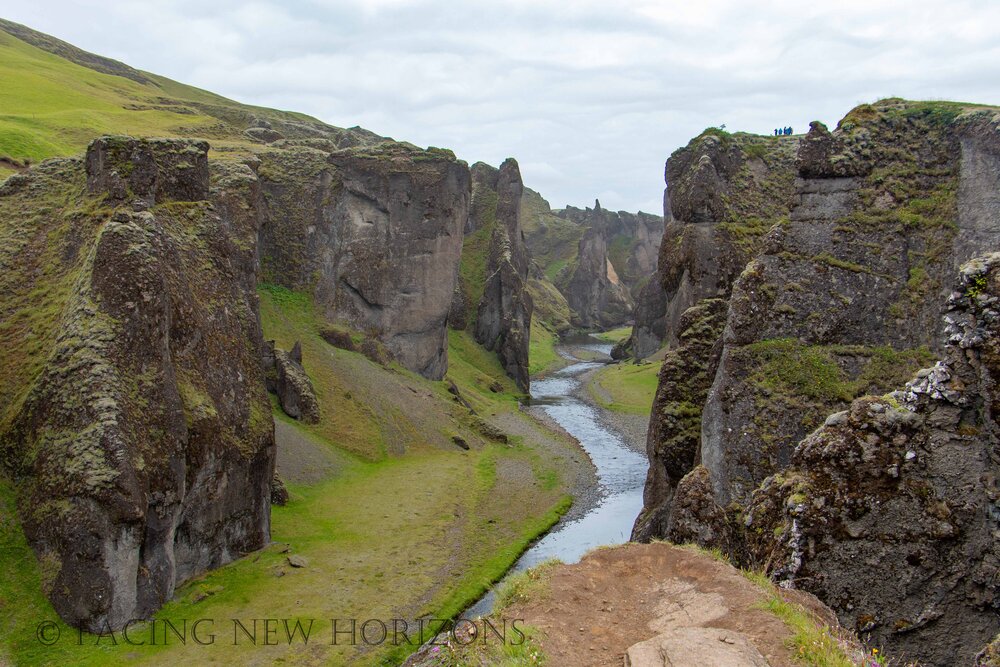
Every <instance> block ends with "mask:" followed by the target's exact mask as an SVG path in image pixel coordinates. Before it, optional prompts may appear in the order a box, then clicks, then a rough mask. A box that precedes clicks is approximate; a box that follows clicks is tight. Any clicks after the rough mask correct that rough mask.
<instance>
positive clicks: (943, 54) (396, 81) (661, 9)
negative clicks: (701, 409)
mask: <svg viewBox="0 0 1000 667" xmlns="http://www.w3.org/2000/svg"><path fill="white" fill-rule="evenodd" d="M5 4H7V3H5ZM0 14H2V15H3V16H4V17H5V18H8V19H11V20H14V21H18V22H20V23H24V24H27V25H29V26H31V27H33V28H35V29H37V30H41V31H43V32H46V33H49V34H52V35H55V36H57V37H59V38H61V39H65V40H67V41H69V42H72V43H74V44H76V45H77V46H80V47H81V48H84V49H87V50H89V51H93V52H96V53H100V54H102V55H106V56H110V57H113V58H117V59H119V60H123V61H125V62H127V63H128V64H130V65H132V66H134V67H138V68H140V69H144V70H148V71H151V72H156V73H158V74H162V75H164V76H168V77H170V78H173V79H177V80H179V81H183V82H185V83H189V84H192V85H195V86H199V87H201V88H206V89H209V90H212V91H214V92H217V93H220V94H222V95H226V96H227V97H232V98H234V99H238V100H240V101H243V102H248V103H253V104H261V105H265V106H271V107H278V108H283V109H292V110H296V111H303V112H305V113H308V114H311V115H313V116H316V117H318V118H321V119H322V120H325V121H327V122H329V123H332V124H334V125H341V126H351V125H361V126H363V127H366V128H368V129H371V130H373V131H375V132H378V133H379V134H384V135H388V136H392V137H395V138H397V139H405V140H407V141H411V142H413V143H415V144H419V145H423V146H428V145H433V146H445V147H448V148H452V149H454V150H455V152H456V153H457V154H458V155H459V156H460V157H462V158H464V159H466V160H468V161H469V162H473V161H476V160H483V161H485V162H489V163H491V164H494V165H496V164H499V163H500V162H501V161H502V160H503V159H504V158H505V157H507V156H513V157H515V158H517V159H518V161H519V162H520V164H521V166H522V172H523V175H524V178H525V182H526V183H527V184H528V185H529V186H530V187H532V188H534V189H536V190H539V191H540V192H541V193H542V194H543V195H544V196H545V197H546V198H547V199H549V201H550V202H552V204H553V205H554V206H562V205H564V204H567V203H570V204H574V205H578V206H580V205H589V204H591V203H592V202H593V199H594V198H595V197H600V198H601V203H602V205H604V206H605V207H608V208H622V209H626V210H635V209H643V210H646V211H651V212H657V213H659V212H660V208H661V201H662V200H661V194H662V187H663V162H664V160H665V159H666V158H667V156H668V155H669V154H670V153H671V152H672V151H673V150H675V149H676V148H678V147H680V146H683V145H684V144H685V143H687V141H688V140H689V139H690V138H691V137H692V136H694V135H696V134H698V133H699V132H700V131H701V130H702V129H704V128H705V127H706V126H709V125H719V124H722V123H725V124H726V127H727V129H729V130H733V131H735V130H745V131H749V132H761V133H765V134H769V133H770V132H771V131H772V129H773V128H774V127H776V126H784V125H791V126H793V127H794V128H795V130H796V131H801V130H803V129H805V128H806V127H807V125H808V123H809V121H811V120H815V119H819V120H822V121H824V122H826V123H827V124H830V125H832V124H834V123H836V121H837V120H838V119H839V118H840V117H841V116H843V115H844V114H845V113H846V112H847V111H848V110H849V109H850V108H851V107H853V106H854V105H856V104H858V103H860V102H869V101H873V100H875V99H878V98H881V97H888V96H901V97H909V98H914V99H957V100H962V101H971V102H981V103H991V104H1000V3H998V2H996V0H954V1H952V2H948V3H943V2H940V1H939V0H878V1H875V2H873V1H872V0H838V1H836V2H831V1H825V2H824V1H817V2H812V3H803V2H793V1H791V0H772V1H769V2H758V3H745V2H737V1H736V0H698V1H697V2H692V1H690V0H688V1H686V2H672V1H669V2H668V1H666V0H664V1H655V0H638V1H636V0H632V1H629V0H572V1H570V0H565V1H563V2H554V1H549V0H512V1H508V2H497V1H493V2H483V1H480V0H463V1H460V2H456V1H454V0H451V1H449V0H297V1H285V2H279V1H276V0H257V1H250V2H240V1H236V0H217V1H215V2H205V1H204V0H200V1H195V0H146V1H144V2H126V1H121V2H118V1H114V0H111V1H109V0H100V1H97V0H72V1H70V0H65V1H60V0H54V1H40V2H34V3H13V2H10V3H9V6H7V7H3V8H2V10H0Z"/></svg>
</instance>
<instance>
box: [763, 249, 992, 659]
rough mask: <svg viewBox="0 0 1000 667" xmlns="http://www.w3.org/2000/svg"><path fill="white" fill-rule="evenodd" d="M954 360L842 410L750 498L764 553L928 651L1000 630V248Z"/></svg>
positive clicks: (858, 617)
mask: <svg viewBox="0 0 1000 667" xmlns="http://www.w3.org/2000/svg"><path fill="white" fill-rule="evenodd" d="M945 322H946V327H945V331H944V339H943V340H945V341H946V346H945V348H944V351H943V355H942V360H941V361H939V362H938V363H937V364H936V365H935V366H933V367H932V368H928V369H924V370H921V371H919V372H918V373H917V374H916V376H915V377H914V379H913V380H911V381H910V382H909V383H907V385H906V387H905V389H902V390H899V391H896V392H894V393H893V394H892V395H891V396H886V397H882V398H871V397H867V398H862V399H858V400H856V401H854V402H853V403H852V404H851V405H850V407H849V408H848V409H847V410H846V411H844V412H839V413H836V414H834V415H831V416H830V417H828V418H827V420H826V423H825V425H824V426H822V427H821V428H819V429H817V430H816V431H815V432H813V433H812V434H811V435H809V437H807V438H806V439H805V440H803V441H802V442H801V443H800V444H799V445H798V447H796V449H795V453H794V455H793V457H792V461H791V465H790V466H789V467H788V468H787V469H785V470H784V471H783V472H781V473H779V474H777V475H774V476H771V477H769V478H768V479H766V480H765V481H764V483H763V484H762V485H761V487H760V489H759V490H758V491H756V492H755V493H754V496H753V500H752V502H751V503H750V504H749V507H748V508H747V511H746V527H747V535H748V541H749V544H750V546H751V553H752V556H753V557H754V558H755V559H756V560H757V561H758V562H761V563H767V564H768V565H769V566H770V568H771V569H772V570H773V572H774V576H775V577H776V578H778V579H781V580H787V581H789V582H790V583H791V584H793V585H794V586H796V587H798V588H803V589H805V590H808V591H811V592H813V593H815V594H816V595H818V596H819V597H820V598H822V599H824V600H827V601H828V604H830V605H831V606H832V607H833V608H834V609H835V610H836V611H837V613H838V615H839V616H840V619H841V622H843V623H844V624H845V625H847V626H848V627H854V628H856V629H857V630H858V631H860V632H863V633H865V634H868V633H870V634H871V636H872V637H873V638H874V641H875V642H876V643H878V644H879V645H884V646H885V647H886V648H887V649H888V650H889V651H890V654H892V655H894V656H899V658H900V659H903V660H919V661H920V662H921V664H934V665H954V664H971V662H972V660H973V657H974V656H975V654H976V653H977V652H978V651H979V650H980V648H981V647H982V646H983V645H984V644H986V643H987V642H989V641H990V640H991V639H992V638H993V636H994V635H995V634H996V633H997V632H998V630H1000V621H998V617H997V609H998V607H1000V595H998V594H1000V586H998V584H997V575H998V572H1000V546H998V542H997V540H996V535H997V530H998V529H1000V519H998V517H1000V489H998V488H997V476H998V473H1000V464H998V462H997V460H996V456H995V455H996V451H997V446H998V444H1000V443H998V434H1000V422H998V413H997V412H996V411H995V410H996V408H997V407H998V405H1000V396H998V395H997V389H996V388H997V384H998V380H1000V254H994V255H990V256H987V257H986V258H984V259H982V260H974V261H972V262H971V263H969V264H967V265H966V266H965V268H964V269H963V271H962V274H961V281H960V283H959V285H958V289H957V291H956V292H955V293H954V295H953V296H952V297H951V298H950V299H949V309H948V311H947V313H946V315H945Z"/></svg>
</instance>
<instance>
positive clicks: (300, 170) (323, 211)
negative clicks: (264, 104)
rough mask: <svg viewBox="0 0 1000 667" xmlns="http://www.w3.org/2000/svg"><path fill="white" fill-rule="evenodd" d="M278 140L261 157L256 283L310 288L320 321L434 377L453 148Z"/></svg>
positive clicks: (438, 370) (458, 168)
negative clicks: (368, 339)
mask: <svg viewBox="0 0 1000 667" xmlns="http://www.w3.org/2000/svg"><path fill="white" fill-rule="evenodd" d="M280 144H281V142H277V143H276V144H272V147H271V148H269V149H267V150H264V151H262V152H261V153H260V154H259V156H258V157H259V159H260V164H259V166H258V167H257V175H258V177H259V179H260V187H261V191H262V197H263V203H262V212H261V215H262V217H263V222H262V234H261V248H260V254H261V258H262V260H261V264H262V271H263V277H264V279H265V281H267V282H269V283H273V284H277V285H281V286H282V287H285V288H288V289H292V290H300V291H308V292H311V293H312V294H313V297H314V299H315V301H316V303H317V305H318V306H319V307H320V308H321V310H322V311H323V314H324V316H325V318H326V319H327V320H328V321H331V322H340V323H342V324H344V325H345V326H347V327H350V328H351V329H353V330H357V331H364V332H370V333H371V334H372V335H374V336H375V337H377V338H378V339H379V341H380V342H381V344H383V345H384V346H385V347H386V348H387V349H388V351H389V353H390V354H391V356H392V357H393V358H395V359H396V360H398V361H399V362H400V363H401V364H402V365H403V366H405V367H406V368H408V369H410V370H412V371H415V372H417V373H420V374H422V375H424V376H426V377H429V378H434V379H439V378H440V377H442V376H443V375H444V372H445V369H446V368H447V326H446V320H447V316H448V312H449V309H450V306H451V302H452V297H453V295H454V288H455V267H456V266H457V265H458V262H459V257H460V255H461V252H462V229H463V227H464V225H465V222H466V219H467V217H468V210H469V190H470V181H469V170H468V167H467V166H466V165H465V163H463V162H460V161H457V160H456V159H455V157H454V155H453V154H452V153H451V152H450V151H445V150H442V149H428V150H426V151H423V150H420V149H418V148H416V147H415V146H409V145H406V144H397V143H395V142H383V143H380V144H377V145H374V146H360V147H355V148H347V149H342V150H336V151H333V152H326V151H324V150H322V149H318V148H313V147H308V146H294V147H287V148H282V147H281V146H280Z"/></svg>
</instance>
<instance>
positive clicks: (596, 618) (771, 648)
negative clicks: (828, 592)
mask: <svg viewBox="0 0 1000 667" xmlns="http://www.w3.org/2000/svg"><path fill="white" fill-rule="evenodd" d="M789 595H791V596H794V600H793V601H794V602H796V603H799V604H803V606H805V607H806V608H808V609H810V610H811V611H814V613H817V612H818V614H819V619H820V623H821V624H830V625H831V626H835V623H836V620H835V618H833V616H832V613H831V612H829V610H827V609H826V608H825V607H822V605H819V603H818V602H816V601H815V598H812V597H811V596H806V595H805V594H801V593H798V592H795V591H792V592H790V593H789ZM768 598H769V593H768V592H766V591H765V590H764V589H762V588H760V587H759V586H758V585H756V584H754V583H752V582H751V581H749V580H748V579H747V578H745V577H744V576H743V575H742V574H740V572H739V571H738V570H736V569H735V568H733V567H732V566H730V565H728V564H726V563H722V562H719V561H716V560H715V559H713V558H711V557H710V556H707V555H705V554H703V553H699V552H696V551H694V550H690V549H685V548H680V547H676V546H673V545H670V544H665V543H661V544H628V545H624V546H622V547H617V548H613V549H601V550H597V551H595V552H593V553H591V554H589V555H588V556H587V557H585V558H584V559H583V560H582V561H581V562H580V563H578V564H575V565H562V566H559V567H557V568H554V569H553V570H552V572H551V575H550V579H549V582H548V590H545V591H543V592H542V593H540V594H538V595H537V596H535V598H534V599H532V600H530V601H529V602H526V603H520V604H515V605H512V606H511V607H508V608H507V609H505V610H504V612H503V616H504V617H505V618H508V619H512V618H522V619H524V623H525V624H526V625H530V626H533V627H535V628H537V629H538V630H540V631H541V638H540V645H541V649H542V651H543V652H544V654H545V656H546V658H547V660H548V663H547V664H551V665H571V666H573V667H591V666H592V667H597V666H601V667H603V666H608V667H611V666H612V665H613V666H615V667H619V666H620V665H622V664H625V665H627V666H629V665H631V666H632V667H646V666H649V665H658V666H662V665H682V664H683V665H687V664H704V665H708V664H712V665H755V664H761V665H772V666H773V667H783V666H788V667H792V666H793V665H797V664H799V663H797V662H795V658H794V651H793V650H792V649H791V648H789V646H788V644H787V642H788V640H789V638H790V636H791V631H790V630H789V628H788V627H787V626H786V625H785V623H784V622H783V621H781V620H780V619H779V618H778V617H777V616H775V615H774V614H772V613H771V612H769V611H766V610H765V609H763V608H762V604H763V603H764V602H765V601H766V600H767V599H768ZM643 642H645V643H643ZM626 653H628V658H629V660H628V661H626ZM692 656H695V657H696V659H697V662H690V660H691V657H692ZM758 656H759V659H758ZM761 660H762V661H763V662H761Z"/></svg>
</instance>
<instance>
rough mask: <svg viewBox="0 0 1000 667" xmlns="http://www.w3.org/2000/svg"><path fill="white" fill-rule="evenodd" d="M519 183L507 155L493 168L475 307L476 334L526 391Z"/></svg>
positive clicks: (527, 298) (528, 307)
mask: <svg viewBox="0 0 1000 667" xmlns="http://www.w3.org/2000/svg"><path fill="white" fill-rule="evenodd" d="M523 189H524V185H523V184H522V182H521V172H520V169H519V168H518V165H517V162H516V161H515V160H514V159H512V158H508V159H507V160H505V161H504V163H503V164H502V165H501V166H500V170H499V172H498V173H497V178H496V185H495V192H496V209H495V221H494V224H493V229H492V231H491V234H490V246H489V254H488V255H487V258H486V276H485V281H484V284H483V295H482V297H481V298H480V300H479V306H478V309H477V312H476V331H475V336H476V340H477V341H478V342H479V343H480V344H481V345H483V347H485V348H486V349H487V350H493V351H495V352H496V353H497V355H498V356H499V357H500V363H501V364H502V365H503V367H504V370H506V371H507V374H508V375H510V376H511V377H512V378H513V379H514V380H515V381H516V382H517V386H518V387H519V388H520V389H521V390H522V391H524V392H527V391H528V385H529V378H528V342H529V337H530V329H531V313H532V307H533V306H532V299H531V295H530V294H529V293H528V289H527V281H528V264H529V262H530V258H529V256H528V249H527V248H526V247H525V245H524V234H523V233H522V231H521V224H520V207H521V195H522V192H523Z"/></svg>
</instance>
